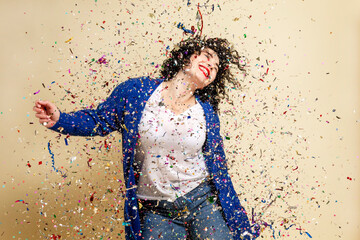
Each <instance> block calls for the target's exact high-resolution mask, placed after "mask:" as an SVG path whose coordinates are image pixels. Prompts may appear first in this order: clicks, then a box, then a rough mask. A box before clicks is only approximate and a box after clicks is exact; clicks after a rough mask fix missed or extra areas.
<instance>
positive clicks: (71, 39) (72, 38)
mask: <svg viewBox="0 0 360 240" xmlns="http://www.w3.org/2000/svg"><path fill="white" fill-rule="evenodd" d="M72 39H73V38H69V39H68V40H66V41H65V43H68V42H70V41H71V40H72Z"/></svg>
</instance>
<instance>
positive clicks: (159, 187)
mask: <svg viewBox="0 0 360 240" xmlns="http://www.w3.org/2000/svg"><path fill="white" fill-rule="evenodd" d="M162 90H163V83H162V84H160V85H159V86H158V87H157V89H156V90H155V91H154V93H153V94H152V95H151V96H150V98H149V100H148V102H147V103H146V106H145V109H144V112H143V114H142V118H141V121H140V125H139V135H140V136H139V139H138V142H137V146H136V149H135V151H136V152H135V165H136V166H135V167H136V168H138V169H140V170H141V171H140V178H139V183H138V190H137V195H138V198H140V199H150V200H168V201H174V200H175V199H176V198H177V197H180V196H182V195H184V194H186V193H188V192H190V191H191V190H192V189H194V188H195V187H197V186H198V185H199V184H200V183H201V182H202V181H203V180H204V179H205V177H206V176H207V175H208V172H207V169H206V166H205V160H204V156H203V153H202V146H203V144H204V142H205V139H206V126H205V123H206V122H205V116H204V111H203V108H202V106H201V105H200V104H199V103H198V102H196V104H195V105H193V106H192V107H190V108H188V109H187V110H186V111H185V112H183V113H181V114H179V115H175V113H173V112H172V111H171V110H168V109H166V107H165V106H164V104H162V99H161V91H162Z"/></svg>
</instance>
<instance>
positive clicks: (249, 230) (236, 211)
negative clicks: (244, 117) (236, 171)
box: [214, 114, 259, 240]
mask: <svg viewBox="0 0 360 240" xmlns="http://www.w3.org/2000/svg"><path fill="white" fill-rule="evenodd" d="M214 122H215V124H214V128H215V139H214V143H215V144H214V151H215V158H216V159H215V164H216V165H217V169H218V176H219V177H220V179H221V184H222V185H223V188H226V193H227V194H226V195H227V196H226V197H227V198H229V199H231V200H230V201H231V205H232V206H231V209H227V210H225V209H224V211H227V214H229V215H230V219H231V221H229V222H228V224H229V226H230V228H231V229H232V231H233V232H234V234H235V239H248V240H250V239H255V238H257V237H258V236H259V228H258V226H257V225H253V226H251V225H250V222H249V218H248V215H247V213H246V211H245V209H244V207H243V206H242V205H241V204H240V201H239V198H238V197H237V193H236V191H235V189H234V186H233V184H232V181H231V177H230V175H229V173H228V167H227V161H226V156H225V152H224V145H223V139H222V137H221V135H220V120H219V117H218V115H217V114H215V121H214Z"/></svg>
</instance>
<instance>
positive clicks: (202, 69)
mask: <svg viewBox="0 0 360 240" xmlns="http://www.w3.org/2000/svg"><path fill="white" fill-rule="evenodd" d="M199 69H200V70H201V71H202V72H203V74H204V75H205V77H207V78H208V77H209V75H210V70H209V69H208V68H207V67H205V66H203V65H199Z"/></svg>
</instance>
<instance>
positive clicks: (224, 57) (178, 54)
mask: <svg viewBox="0 0 360 240" xmlns="http://www.w3.org/2000/svg"><path fill="white" fill-rule="evenodd" d="M205 48H210V49H212V50H213V51H215V52H216V54H217V55H218V57H219V70H218V72H217V74H216V78H215V80H214V81H213V82H212V83H211V84H209V85H208V86H206V87H204V88H203V89H197V90H196V92H195V94H197V95H199V97H200V99H201V100H202V101H210V104H211V105H212V106H213V108H214V110H215V111H216V112H218V111H219V102H220V100H221V99H223V98H225V97H226V98H227V99H229V97H228V95H227V93H226V92H225V80H226V81H227V82H229V83H231V84H233V85H234V86H235V87H240V86H241V85H240V83H239V81H238V80H236V79H235V77H234V75H233V74H232V73H231V71H230V68H231V67H232V66H236V67H237V68H238V69H239V70H240V71H241V72H243V73H244V75H246V71H245V69H244V67H245V58H244V57H240V56H239V53H238V52H237V51H236V50H234V49H233V47H232V46H230V43H229V42H228V40H226V39H222V38H206V37H203V38H201V37H200V36H194V37H190V38H188V39H185V40H182V41H181V42H180V43H178V44H177V45H176V46H175V47H174V49H173V50H172V51H171V52H170V57H169V58H167V59H166V60H165V61H164V62H163V64H162V66H161V71H160V73H161V75H162V77H163V78H165V79H164V81H169V80H170V79H171V78H173V77H174V76H175V75H176V74H177V73H178V72H179V71H180V70H181V69H183V68H184V66H187V65H188V64H190V57H191V55H193V54H194V53H196V54H200V53H201V51H202V50H203V49H205Z"/></svg>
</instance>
